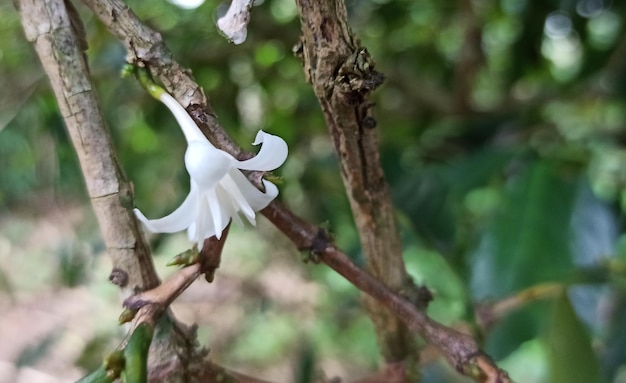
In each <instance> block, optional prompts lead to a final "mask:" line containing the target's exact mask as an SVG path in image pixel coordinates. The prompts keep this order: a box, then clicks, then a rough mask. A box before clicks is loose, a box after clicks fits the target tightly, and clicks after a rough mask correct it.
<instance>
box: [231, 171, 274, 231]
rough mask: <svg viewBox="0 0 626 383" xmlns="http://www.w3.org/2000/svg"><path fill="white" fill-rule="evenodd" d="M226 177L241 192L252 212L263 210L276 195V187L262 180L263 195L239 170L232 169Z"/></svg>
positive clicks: (251, 221)
mask: <svg viewBox="0 0 626 383" xmlns="http://www.w3.org/2000/svg"><path fill="white" fill-rule="evenodd" d="M228 175H230V176H231V177H232V179H233V181H234V182H235V184H237V186H238V188H239V191H241V194H242V195H243V197H244V198H245V200H246V202H247V203H248V204H249V205H250V207H251V208H252V210H254V211H259V210H262V209H264V208H265V207H266V206H267V205H269V204H270V202H272V200H273V199H274V198H276V196H277V195H278V188H277V187H276V185H274V184H273V183H271V182H269V181H267V180H263V186H265V193H263V192H262V191H260V190H259V189H257V188H256V187H255V186H254V185H252V183H250V181H248V179H247V178H246V176H244V175H243V173H241V172H240V171H239V170H237V169H232V170H231V171H229V172H228ZM246 217H247V216H246ZM248 220H249V221H250V223H252V224H254V221H253V220H252V219H248Z"/></svg>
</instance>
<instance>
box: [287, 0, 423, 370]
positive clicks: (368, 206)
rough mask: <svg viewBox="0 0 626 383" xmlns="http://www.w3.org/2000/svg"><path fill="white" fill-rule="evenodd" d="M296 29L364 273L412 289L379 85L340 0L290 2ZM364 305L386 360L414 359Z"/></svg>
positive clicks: (377, 308) (388, 319)
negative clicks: (383, 134)
mask: <svg viewBox="0 0 626 383" xmlns="http://www.w3.org/2000/svg"><path fill="white" fill-rule="evenodd" d="M296 4H297V6H298V9H299V11H300V21H301V24H302V33H303V36H302V40H301V41H302V51H301V52H302V55H301V58H302V61H303V64H304V71H305V73H306V77H307V79H308V81H309V82H310V83H311V85H312V86H313V90H314V91H315V95H316V96H317V98H318V101H319V103H320V106H321V108H322V111H323V113H324V119H325V121H326V125H327V126H328V129H329V131H330V136H331V137H332V139H333V142H334V145H335V150H336V152H337V154H338V157H339V164H340V168H341V175H342V178H343V183H344V186H345V188H346V191H347V194H348V199H349V201H350V206H351V208H352V214H353V215H354V219H355V222H356V226H357V228H358V231H359V236H360V239H361V249H362V251H363V255H364V257H365V261H366V265H367V269H368V271H370V272H371V273H372V274H373V275H374V276H375V277H377V278H378V279H380V280H381V281H383V282H384V283H385V284H386V285H387V286H389V287H390V288H391V289H393V290H395V291H401V290H404V291H407V290H410V289H413V288H414V285H413V283H412V281H411V279H410V277H409V276H408V273H407V272H406V268H405V266H404V260H403V259H402V244H401V242H400V236H399V234H398V230H397V228H396V222H395V216H394V209H393V205H392V202H391V196H390V193H389V186H388V185H387V182H386V181H385V177H384V174H383V171H382V168H381V165H380V160H379V149H378V147H379V145H378V134H377V130H376V129H375V127H376V120H375V119H374V117H372V115H371V106H372V104H371V103H370V102H369V101H368V95H369V93H370V91H372V90H374V89H375V88H376V87H378V86H379V85H380V84H381V83H382V81H383V75H382V74H380V73H378V72H376V71H375V70H374V63H373V61H372V59H371V58H370V56H369V54H368V53H367V51H366V50H365V49H363V48H361V47H360V46H359V44H358V41H357V39H356V37H354V35H353V34H352V32H351V30H350V27H349V25H348V15H347V11H346V7H345V4H344V2H343V0H323V1H320V0H296ZM364 303H365V308H366V309H367V311H368V314H369V316H370V318H371V319H372V321H373V322H374V324H375V326H376V334H377V337H378V343H379V346H380V348H381V352H382V354H383V355H384V357H385V359H386V360H387V361H388V362H397V361H401V360H404V359H405V358H407V357H408V356H411V355H413V356H414V355H415V352H414V350H413V348H414V341H413V339H412V338H411V337H410V336H408V332H407V328H406V326H405V325H404V324H403V323H402V322H401V321H400V320H399V319H398V318H396V317H395V315H393V313H392V312H391V311H389V310H386V309H383V308H382V307H381V305H380V303H378V302H377V301H376V300H374V299H371V298H369V297H366V299H365V300H364Z"/></svg>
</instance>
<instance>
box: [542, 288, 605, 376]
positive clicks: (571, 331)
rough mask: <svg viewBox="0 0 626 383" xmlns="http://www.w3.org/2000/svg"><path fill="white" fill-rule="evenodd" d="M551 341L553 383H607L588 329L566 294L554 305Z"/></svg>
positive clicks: (549, 341)
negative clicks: (602, 375)
mask: <svg viewBox="0 0 626 383" xmlns="http://www.w3.org/2000/svg"><path fill="white" fill-rule="evenodd" d="M547 339H548V348H549V362H550V364H549V376H550V379H549V381H550V382H551V383H590V382H598V383H599V382H602V381H603V380H602V379H601V375H600V368H599V365H598V360H597V358H596V355H595V354H594V352H593V349H592V348H591V341H590V339H589V336H588V334H587V329H586V328H585V327H584V326H583V324H582V323H581V322H580V320H579V319H578V317H577V316H576V313H575V312H574V309H573V307H572V305H571V303H570V301H569V299H568V297H567V296H566V295H563V296H562V297H561V298H559V299H558V300H557V301H556V302H555V303H554V307H553V312H552V318H551V320H550V325H549V331H548V334H547Z"/></svg>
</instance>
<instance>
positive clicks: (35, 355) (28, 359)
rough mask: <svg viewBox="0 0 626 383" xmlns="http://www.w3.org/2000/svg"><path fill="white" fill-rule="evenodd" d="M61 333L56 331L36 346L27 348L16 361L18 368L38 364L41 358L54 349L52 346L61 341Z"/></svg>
mask: <svg viewBox="0 0 626 383" xmlns="http://www.w3.org/2000/svg"><path fill="white" fill-rule="evenodd" d="M59 335H60V334H59V333H58V332H56V331H54V332H52V333H50V334H48V335H47V336H46V337H45V338H43V339H41V340H40V341H39V342H37V343H36V344H34V345H32V346H30V347H28V348H26V349H25V350H24V351H22V353H21V354H20V355H19V356H18V357H17V360H16V361H15V365H16V366H18V367H21V366H32V365H34V364H35V363H37V362H38V361H39V360H40V359H41V358H43V357H45V356H46V354H47V353H48V351H50V349H51V348H52V346H53V345H54V344H55V343H56V341H57V340H58V339H59Z"/></svg>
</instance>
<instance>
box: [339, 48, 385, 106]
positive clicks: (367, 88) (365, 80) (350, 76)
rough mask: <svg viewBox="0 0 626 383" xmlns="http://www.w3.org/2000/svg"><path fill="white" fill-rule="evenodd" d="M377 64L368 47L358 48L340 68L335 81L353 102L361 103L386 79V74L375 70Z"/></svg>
mask: <svg viewBox="0 0 626 383" xmlns="http://www.w3.org/2000/svg"><path fill="white" fill-rule="evenodd" d="M375 66H376V64H375V63H374V59H373V58H372V56H370V54H369V52H368V51H367V49H365V48H358V49H357V50H356V51H355V52H354V53H352V54H351V55H350V56H348V58H347V59H346V61H345V62H344V63H343V64H342V65H341V67H340V68H339V71H338V72H337V77H336V79H335V83H336V85H337V87H338V88H339V90H340V91H341V92H342V93H344V94H345V95H346V97H347V98H348V100H349V101H352V102H351V103H354V104H357V103H360V102H361V101H363V99H364V98H365V96H367V94H368V93H369V92H371V91H373V90H374V89H376V88H378V87H379V86H380V85H381V84H382V83H383V82H384V81H385V76H384V75H383V74H382V73H380V72H377V71H375V70H374V67H375Z"/></svg>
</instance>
